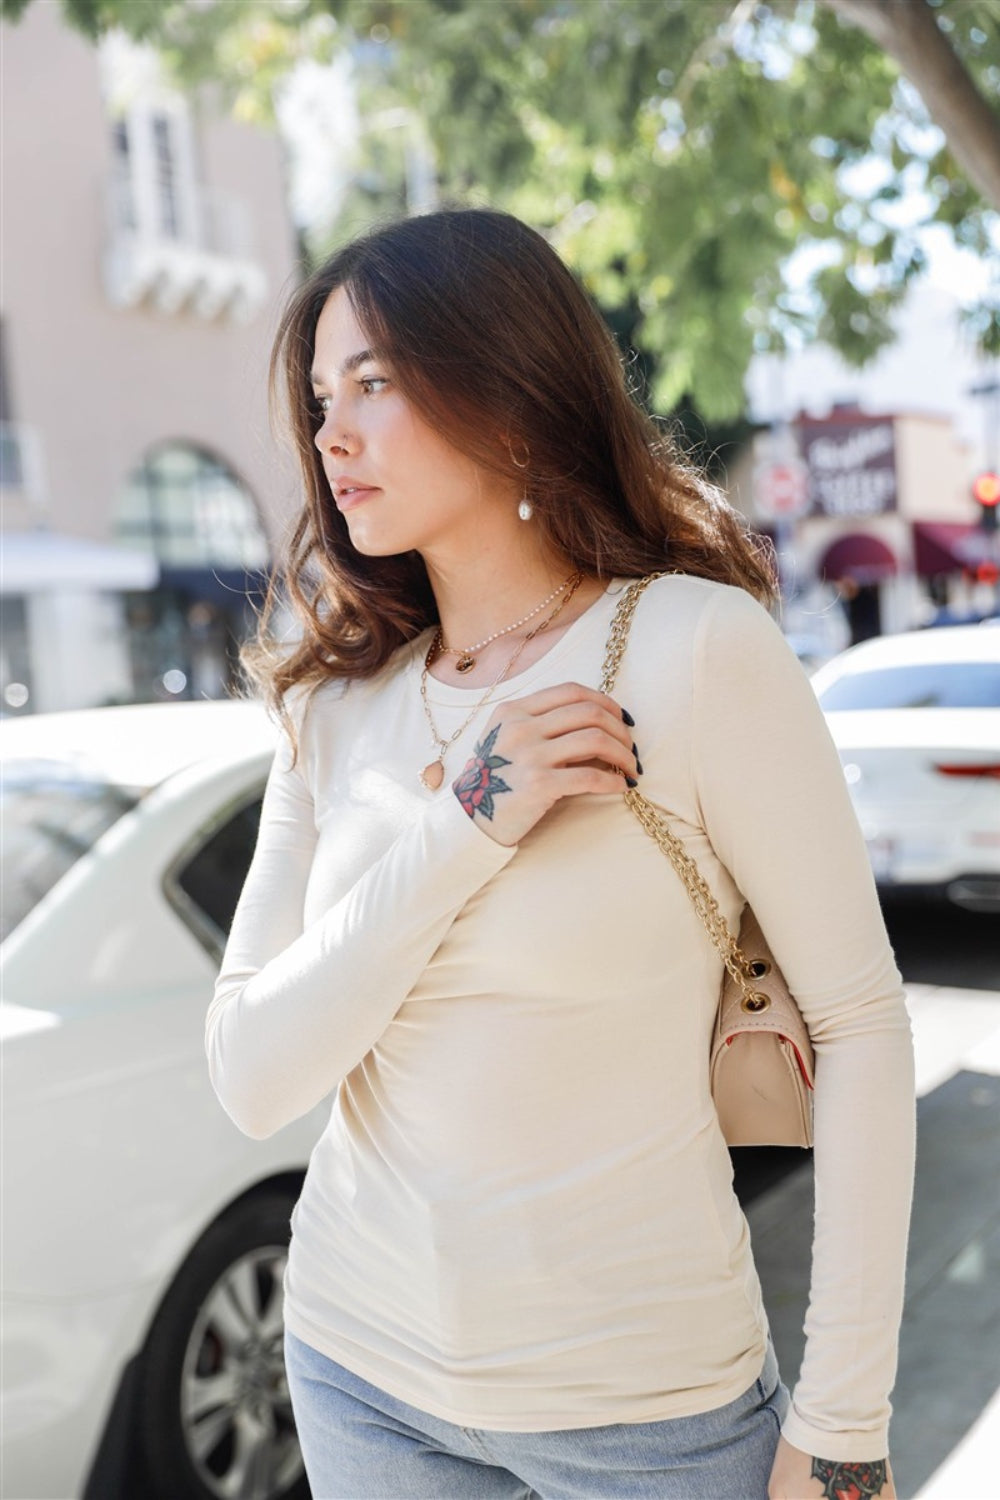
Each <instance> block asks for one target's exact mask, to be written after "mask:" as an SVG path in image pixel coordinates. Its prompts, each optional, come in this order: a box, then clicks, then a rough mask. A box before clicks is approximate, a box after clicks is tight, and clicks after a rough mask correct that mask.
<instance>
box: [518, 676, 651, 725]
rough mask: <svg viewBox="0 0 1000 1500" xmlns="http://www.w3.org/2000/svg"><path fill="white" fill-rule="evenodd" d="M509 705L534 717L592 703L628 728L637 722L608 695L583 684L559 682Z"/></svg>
mask: <svg viewBox="0 0 1000 1500" xmlns="http://www.w3.org/2000/svg"><path fill="white" fill-rule="evenodd" d="M509 703H510V705H511V706H516V707H517V708H518V709H520V710H521V711H522V712H524V713H527V714H531V715H532V716H533V717H534V716H537V715H539V714H547V713H550V712H551V711H552V710H553V709H559V708H566V707H567V706H568V705H570V704H580V703H592V704H594V705H595V706H597V707H600V708H603V709H604V710H605V712H607V713H609V714H610V715H611V717H612V718H613V719H615V720H617V721H620V722H621V723H623V724H624V725H625V726H626V728H631V724H632V723H634V722H635V721H634V720H633V719H632V716H631V714H629V715H628V717H627V718H626V710H625V709H623V708H622V706H621V704H620V703H617V702H616V701H615V699H614V698H609V697H608V695H607V693H601V692H598V690H597V689H596V688H591V687H585V686H584V684H583V683H582V682H559V683H556V685H555V686H554V687H550V688H541V689H540V690H539V691H538V692H537V693H528V694H527V695H526V696H525V697H523V698H512V699H510V700H509ZM630 720H631V723H630Z"/></svg>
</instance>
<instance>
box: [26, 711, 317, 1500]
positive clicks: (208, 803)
mask: <svg viewBox="0 0 1000 1500" xmlns="http://www.w3.org/2000/svg"><path fill="white" fill-rule="evenodd" d="M275 743H276V734H275V730H274V728H273V725H272V724H271V723H270V721H269V720H268V719H267V717H266V715H265V714H264V712H263V710H262V709H260V708H259V707H257V706H256V705H253V704H245V703H190V704H166V705H143V706H136V707H127V708H105V709H96V710H92V711H85V712H77V713H65V714H45V715H38V716H36V717H33V718H25V719H21V720H7V721H5V723H4V724H3V725H2V727H0V770H2V774H3V783H2V795H3V823H4V841H5V849H4V856H3V857H4V876H5V878H4V882H3V907H4V909H3V923H4V927H3V935H4V941H3V945H2V947H0V969H2V982H3V1003H2V1006H0V1021H2V1035H3V1093H2V1115H3V1118H2V1125H3V1163H2V1169H3V1195H4V1197H3V1278H4V1284H3V1303H2V1325H0V1326H2V1340H3V1406H2V1417H3V1428H2V1431H3V1446H2V1450H0V1454H2V1480H0V1487H2V1493H3V1494H4V1495H9V1496H11V1497H17V1500H28V1497H46V1500H56V1497H59V1500H65V1497H67V1496H73V1497H76V1500H80V1497H81V1496H86V1497H88V1500H90V1497H93V1500H109V1497H123V1496H126V1495H142V1496H143V1497H144V1500H145V1497H147V1496H149V1497H154V1496H155V1497H159V1500H223V1497H225V1500H241V1497H246V1500H249V1497H254V1500H291V1497H305V1496H306V1495H307V1494H308V1489H307V1486H306V1482H305V1479H304V1475H303V1469H302V1463H301V1457H300V1454H299V1449H298V1443H297V1440H296V1437H295V1430H294V1425H293V1422H292V1417H291V1409H290V1406H289V1401H288V1392H287V1386H286V1384H285V1377H284V1367H283V1362H282V1355H281V1340H282V1297H281V1279H282V1271H283V1268H284V1263H285V1255H286V1245H287V1241H288V1233H289V1229H288V1221H289V1215H290V1211H291V1208H292V1205H293V1203H294V1201H295V1198H296V1197H297V1195H298V1191H299V1187H300V1184H301V1180H302V1175H303V1172H304V1169H305V1164H306V1161H307V1159H308V1155H309V1152H310V1150H311V1148H312V1146H313V1144H314V1143H315V1141H316V1139H317V1138H318V1136H319V1134H320V1132H321V1129H322V1125H323V1111H322V1109H320V1110H318V1111H315V1112H314V1113H313V1114H312V1115H311V1116H310V1117H308V1118H307V1119H305V1120H303V1121H300V1122H298V1123H297V1124H295V1125H292V1126H289V1127H288V1129H286V1130H283V1131H280V1132H279V1133H278V1134H277V1135H275V1136H274V1137H273V1138H272V1139H271V1140H269V1141H265V1142H253V1141H249V1140H247V1139H246V1138H245V1137H244V1136H242V1135H241V1134H240V1132H239V1131H238V1130H237V1129H236V1127H235V1126H234V1125H233V1124H232V1123H231V1122H230V1121H229V1120H228V1119H227V1117H226V1115H225V1114H224V1113H223V1111H222V1108H221V1106H220V1105H219V1103H218V1101H217V1100H216V1098H215V1096H214V1094H213V1092H212V1089H211V1086H210V1084H209V1080H208V1073H207V1068H206V1062H205V1056H204V1050H203V1028H204V1017H205V1011H206V1009H207V1006H208V1003H209V1000H210V998H211V993H212V987H213V983H214V979H215V975H216V972H217V968H218V962H219V958H220V956H221V953H222V949H223V946H224V941H225V933H226V931H227V930H228V926H229V923H230V921H231V919H232V914H233V911H234V909H235V904H236V899H237V897H238V895H239V891H240V889H241V887H242V883H243V879H244V876H245V874H246V870H247V866H248V864H249V860H250V857H251V854H252V852H253V847H254V842H255V838H256V829H257V822H258V818H259V811H260V798H261V793H262V789H263V783H264V780H265V777H266V774H267V770H268V767H269V765H270V761H271V758H272V755H273V752H274V746H275Z"/></svg>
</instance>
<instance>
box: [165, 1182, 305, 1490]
mask: <svg viewBox="0 0 1000 1500" xmlns="http://www.w3.org/2000/svg"><path fill="white" fill-rule="evenodd" d="M294 1203H295V1195H294V1193H293V1192H291V1191H289V1190H284V1189H281V1188H267V1189H264V1190H261V1191H260V1192H258V1193H255V1194H252V1195H251V1196H250V1197H248V1198H244V1199H242V1200H241V1201H240V1202H239V1203H236V1204H234V1206H233V1207H232V1208H231V1209H230V1210H229V1211H228V1212H227V1213H225V1214H223V1215H222V1217H221V1218H220V1219H218V1220H217V1221H216V1222H215V1223H214V1224H213V1225H212V1226H211V1228H209V1229H208V1230H207V1231H206V1232H205V1234H204V1235H203V1236H202V1238H201V1239H200V1240H199V1241H198V1243H197V1245H196V1246H195V1247H194V1249H193V1250H192V1251H191V1254H190V1255H189V1256H188V1258H187V1260H186V1261H185V1262H184V1264H183V1266H182V1267H181V1269H180V1271H179V1272H178V1273H177V1276H176V1277H175V1279H174V1281H173V1283H172V1285H171V1287H170V1290H169V1291H168V1292H167V1294H166V1296H165V1298H164V1300H163V1302H162V1304H161V1306H160V1308H159V1311H158V1312H157V1314H156V1318H155V1319H154V1322H153V1326H152V1328H151V1329H150V1333H149V1337H148V1339H147V1341H146V1346H145V1349H144V1352H143V1355H142V1358H141V1361H140V1368H139V1373H138V1392H137V1396H138V1399H137V1419H136V1430H135V1439H136V1447H137V1459H138V1464H139V1467H140V1470H141V1472H142V1483H143V1494H144V1495H147V1496H149V1497H155V1500H223V1497H234V1500H308V1496H309V1489H308V1485H307V1482H306V1479H305V1474H304V1471H303V1467H302V1460H301V1455H300V1453H299V1447H298V1440H297V1438H296V1436H295V1426H294V1422H293V1420H292V1410H291V1403H290V1401H289V1398H288V1384H287V1380H286V1378H285V1369H284V1357H283V1349H282V1344H283V1322H282V1275H283V1272H284V1267H285V1261H286V1259H287V1253H288V1240H289V1235H290V1230H289V1219H290V1217H291V1211H292V1208H293V1206H294Z"/></svg>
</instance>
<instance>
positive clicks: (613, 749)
mask: <svg viewBox="0 0 1000 1500" xmlns="http://www.w3.org/2000/svg"><path fill="white" fill-rule="evenodd" d="M544 753H545V757H546V760H547V763H548V764H549V765H550V766H572V765H579V764H580V763H581V762H583V761H586V760H596V761H605V762H606V763H607V764H608V765H609V766H617V767H618V768H619V769H620V770H621V771H622V772H623V774H624V775H626V776H634V775H635V772H636V757H635V755H634V754H633V752H632V742H631V740H630V741H629V742H628V744H626V745H623V744H622V743H621V741H620V740H618V739H616V738H615V737H614V736H613V735H610V734H608V732H607V730H605V729H596V728H588V729H577V730H574V731H573V732H571V733H569V734H561V735H559V737H558V738H556V739H549V740H547V741H546V743H545V751H544ZM620 790H621V788H620V787H619V791H620Z"/></svg>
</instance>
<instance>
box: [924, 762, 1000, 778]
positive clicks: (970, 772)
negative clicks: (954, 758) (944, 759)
mask: <svg viewBox="0 0 1000 1500" xmlns="http://www.w3.org/2000/svg"><path fill="white" fill-rule="evenodd" d="M934 769H935V771H939V772H940V773H941V775H942V776H992V777H993V778H994V779H996V780H998V781H1000V760H993V761H986V762H984V763H981V764H978V765H958V766H954V765H952V766H942V765H935V766H934Z"/></svg>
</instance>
